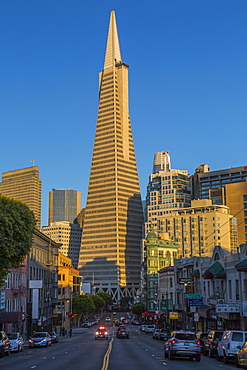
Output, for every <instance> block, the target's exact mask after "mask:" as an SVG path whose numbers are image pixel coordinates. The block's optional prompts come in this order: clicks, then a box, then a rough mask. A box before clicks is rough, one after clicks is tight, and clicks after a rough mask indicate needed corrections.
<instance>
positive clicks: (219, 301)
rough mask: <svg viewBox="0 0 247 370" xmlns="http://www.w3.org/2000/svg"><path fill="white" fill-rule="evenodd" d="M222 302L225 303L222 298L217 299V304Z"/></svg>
mask: <svg viewBox="0 0 247 370" xmlns="http://www.w3.org/2000/svg"><path fill="white" fill-rule="evenodd" d="M223 303H225V300H224V299H217V304H223Z"/></svg>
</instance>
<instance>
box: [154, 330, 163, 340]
mask: <svg viewBox="0 0 247 370" xmlns="http://www.w3.org/2000/svg"><path fill="white" fill-rule="evenodd" d="M160 330H161V329H155V331H154V332H153V339H158V333H159V331H160Z"/></svg>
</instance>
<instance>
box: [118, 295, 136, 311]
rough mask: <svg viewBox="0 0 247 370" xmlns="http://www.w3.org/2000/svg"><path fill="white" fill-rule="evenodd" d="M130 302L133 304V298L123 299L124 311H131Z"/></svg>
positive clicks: (122, 307)
mask: <svg viewBox="0 0 247 370" xmlns="http://www.w3.org/2000/svg"><path fill="white" fill-rule="evenodd" d="M129 302H131V303H132V302H133V298H132V297H122V298H121V299H120V306H121V310H122V311H128V310H129Z"/></svg>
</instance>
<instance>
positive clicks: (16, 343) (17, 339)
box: [7, 333, 24, 352]
mask: <svg viewBox="0 0 247 370" xmlns="http://www.w3.org/2000/svg"><path fill="white" fill-rule="evenodd" d="M7 336H8V338H9V341H10V352H21V351H23V347H24V340H23V338H22V336H21V334H20V333H8V334H7Z"/></svg>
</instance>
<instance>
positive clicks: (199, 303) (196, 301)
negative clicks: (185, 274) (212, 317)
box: [188, 297, 203, 307]
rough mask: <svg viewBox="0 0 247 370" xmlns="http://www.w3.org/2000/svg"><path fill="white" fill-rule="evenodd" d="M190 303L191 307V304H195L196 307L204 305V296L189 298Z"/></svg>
mask: <svg viewBox="0 0 247 370" xmlns="http://www.w3.org/2000/svg"><path fill="white" fill-rule="evenodd" d="M188 305H189V307H191V306H195V307H198V306H203V297H200V298H189V301H188Z"/></svg>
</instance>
